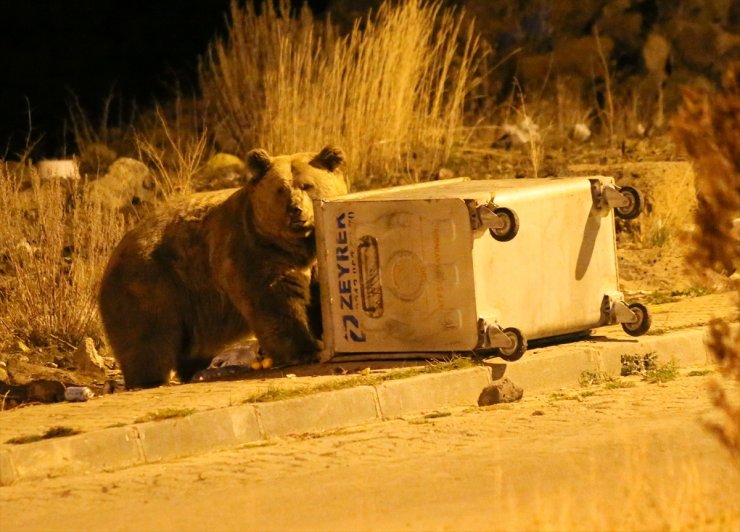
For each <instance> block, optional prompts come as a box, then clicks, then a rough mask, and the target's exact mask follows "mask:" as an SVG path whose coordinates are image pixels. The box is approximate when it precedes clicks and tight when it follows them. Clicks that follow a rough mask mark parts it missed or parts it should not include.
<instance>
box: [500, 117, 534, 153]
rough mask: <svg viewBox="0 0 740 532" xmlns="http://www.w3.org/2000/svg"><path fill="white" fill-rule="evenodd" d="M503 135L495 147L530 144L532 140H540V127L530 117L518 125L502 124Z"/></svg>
mask: <svg viewBox="0 0 740 532" xmlns="http://www.w3.org/2000/svg"><path fill="white" fill-rule="evenodd" d="M501 129H502V131H503V135H501V136H500V137H499V138H498V140H497V141H496V142H495V143H494V147H503V148H507V149H508V148H511V147H516V146H525V145H529V144H530V143H532V142H539V141H540V140H541V137H540V128H539V126H538V125H537V124H535V123H534V122H532V120H530V119H529V117H526V118H525V119H524V120H522V121H521V122H519V123H518V124H516V125H513V124H505V125H504V126H502V128H501Z"/></svg>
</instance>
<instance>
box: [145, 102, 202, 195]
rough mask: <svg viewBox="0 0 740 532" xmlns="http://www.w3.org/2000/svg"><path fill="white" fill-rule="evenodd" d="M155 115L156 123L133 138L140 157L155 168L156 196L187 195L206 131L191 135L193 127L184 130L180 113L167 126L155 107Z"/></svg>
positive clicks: (163, 117) (161, 114)
mask: <svg viewBox="0 0 740 532" xmlns="http://www.w3.org/2000/svg"><path fill="white" fill-rule="evenodd" d="M177 101H179V99H178V100H177ZM177 105H178V104H177V103H176V107H177ZM155 115H156V121H155V122H154V123H153V124H151V125H150V126H149V127H147V128H145V129H144V130H143V131H142V132H140V133H136V135H135V140H136V146H137V147H138V149H139V158H140V159H142V160H143V161H144V162H145V163H148V166H149V167H151V168H153V169H154V180H155V183H156V187H157V193H158V195H159V196H160V197H161V198H162V199H164V200H168V199H171V198H174V197H176V196H182V195H188V194H190V193H192V192H193V187H192V180H193V176H194V175H195V173H196V172H197V171H198V170H199V169H200V168H201V165H202V163H203V159H204V157H205V155H206V153H207V152H208V149H207V148H208V135H207V131H206V130H201V132H200V133H194V131H195V129H194V128H192V127H184V126H183V125H182V124H181V121H180V115H179V114H176V115H175V120H174V123H170V120H169V119H168V118H167V117H166V116H165V114H164V113H163V111H162V110H161V109H160V108H156V110H155Z"/></svg>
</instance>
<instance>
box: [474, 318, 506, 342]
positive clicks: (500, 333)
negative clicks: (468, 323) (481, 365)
mask: <svg viewBox="0 0 740 532" xmlns="http://www.w3.org/2000/svg"><path fill="white" fill-rule="evenodd" d="M497 347H498V348H501V347H503V348H504V349H507V348H512V347H514V341H513V340H512V339H511V338H510V337H509V336H508V335H507V334H506V333H505V332H504V330H503V329H502V328H501V327H500V326H499V325H497V324H495V323H488V322H487V321H486V320H485V319H483V318H478V348H479V349H493V348H497Z"/></svg>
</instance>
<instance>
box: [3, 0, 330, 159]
mask: <svg viewBox="0 0 740 532" xmlns="http://www.w3.org/2000/svg"><path fill="white" fill-rule="evenodd" d="M325 3H326V2H325V1H313V2H309V4H310V5H311V7H312V9H314V11H315V12H317V13H322V12H323V10H324V9H325ZM228 8H229V0H15V1H12V0H0V159H3V158H7V159H13V158H17V157H18V155H19V154H21V153H23V152H24V151H25V150H26V146H27V143H28V141H27V138H30V140H31V142H35V141H38V143H37V144H36V147H35V149H34V150H33V156H34V158H36V159H38V158H40V157H58V156H62V155H64V154H65V152H66V153H67V154H69V153H71V152H73V151H74V147H73V146H72V145H71V142H72V139H71V136H70V135H69V134H66V135H65V134H64V129H65V128H64V125H65V121H66V120H68V116H69V111H68V108H69V102H70V100H73V99H74V98H75V97H76V98H77V99H78V100H79V103H80V106H81V107H82V108H83V109H84V110H85V111H86V112H87V113H88V114H89V115H90V116H91V118H93V119H96V118H97V116H98V115H99V113H100V110H101V109H102V106H103V102H104V100H105V99H106V97H107V96H108V95H109V94H113V95H115V100H114V105H113V106H112V109H111V110H112V112H113V113H114V115H115V114H116V113H118V114H120V115H127V114H130V112H131V108H132V106H133V105H136V107H137V108H145V107H147V106H148V105H151V104H152V102H153V101H154V100H155V99H161V98H166V97H167V96H168V94H171V90H172V88H173V87H174V86H175V85H176V83H177V84H179V85H180V87H181V88H182V89H183V90H185V91H190V90H194V88H195V84H196V78H197V76H196V73H197V60H198V56H199V55H201V54H202V53H204V52H205V51H206V49H207V46H208V43H209V42H210V41H211V40H212V39H213V38H214V36H216V35H217V34H218V33H219V32H221V33H223V32H224V29H225V25H226V24H225V17H226V15H227V12H228ZM29 110H30V116H31V124H30V131H29ZM114 119H115V117H114Z"/></svg>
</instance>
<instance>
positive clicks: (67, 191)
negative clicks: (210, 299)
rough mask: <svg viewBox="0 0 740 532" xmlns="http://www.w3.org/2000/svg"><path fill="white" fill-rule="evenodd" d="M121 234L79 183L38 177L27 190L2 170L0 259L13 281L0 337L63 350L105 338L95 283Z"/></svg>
mask: <svg viewBox="0 0 740 532" xmlns="http://www.w3.org/2000/svg"><path fill="white" fill-rule="evenodd" d="M123 230H124V223H123V219H122V217H121V216H120V215H119V214H118V213H117V212H116V211H112V210H110V209H109V208H106V207H104V206H103V205H101V204H100V203H98V202H94V201H92V200H89V199H87V198H86V197H85V196H84V194H83V193H82V189H81V187H80V185H78V184H77V183H75V182H69V181H66V180H54V179H51V180H44V181H43V182H42V181H41V180H40V179H39V178H38V176H36V175H33V176H32V186H31V188H30V189H27V190H22V189H21V186H20V185H19V180H18V179H17V178H16V177H15V176H14V175H13V174H12V173H11V172H10V171H8V169H7V168H5V169H0V255H2V261H3V270H5V275H6V276H7V277H9V278H10V279H11V283H10V284H9V288H8V289H7V291H6V292H5V293H3V294H2V296H1V297H2V298H3V299H4V301H3V304H2V306H0V332H1V333H2V335H1V336H0V337H5V338H7V337H10V338H16V339H18V340H22V341H23V342H25V343H27V344H30V345H34V346H57V347H60V348H62V349H66V348H70V347H74V346H77V345H78V344H79V343H80V341H81V340H82V339H83V338H84V337H86V336H89V337H92V338H94V339H97V340H100V339H101V335H102V330H101V327H100V322H99V319H98V315H97V303H96V300H97V297H96V296H97V286H98V282H99V279H100V276H101V274H102V271H103V269H104V268H105V265H106V263H107V261H108V258H109V256H110V254H111V251H112V249H113V247H114V246H115V244H116V243H117V242H118V240H119V239H120V238H121V236H122V235H123Z"/></svg>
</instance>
